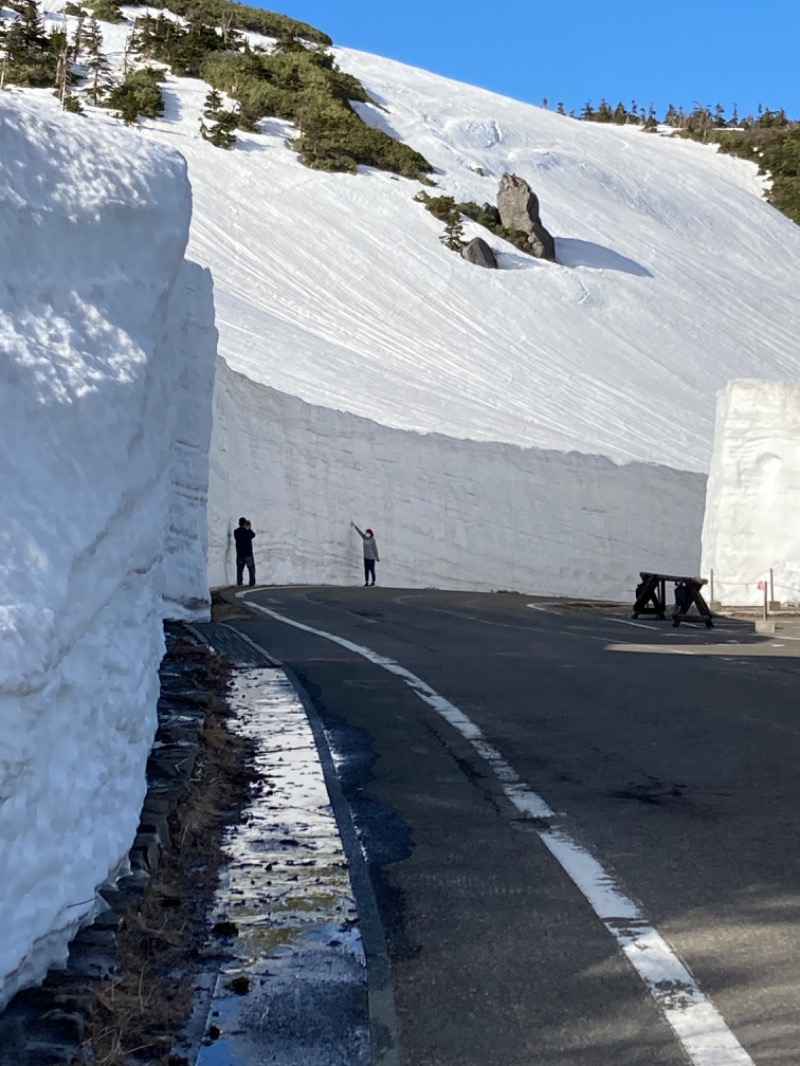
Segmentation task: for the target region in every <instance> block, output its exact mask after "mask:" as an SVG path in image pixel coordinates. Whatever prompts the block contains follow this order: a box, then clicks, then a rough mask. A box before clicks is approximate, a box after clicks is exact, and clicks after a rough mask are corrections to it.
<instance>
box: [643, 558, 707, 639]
mask: <svg viewBox="0 0 800 1066" xmlns="http://www.w3.org/2000/svg"><path fill="white" fill-rule="evenodd" d="M639 577H640V578H641V579H642V580H641V583H640V584H639V585H637V586H636V602H635V603H634V605H633V617H634V618H638V617H639V615H640V614H645V615H647V614H650V615H656V617H658V618H661V619H664V618H666V617H667V590H666V586H667V582H668V581H674V582H675V606H674V608H673V610H672V624H673V626H679V625H680V624H681V622H682V621H683V620H684V619H685V618H686V615H687V613H688V612H689V610H690V609H691V607H692V605H694V606H695V607H696V608H697V613H698V614H699V615H700V617H701V618H702V620H703V621H704V622H705V624H706V629H711V627H712V626H713V625H714V622H713V620H712V617H711V611H710V610H709V609H708V604H707V603H706V601H705V600H704V599H703V594H702V592H701V591H700V590H701V589H702V587H703V585H705V584H707V582H706V579H705V578H704V577H678V576H676V575H675V574H652V573H650V572H649V571H647V570H641V571H640V572H639Z"/></svg>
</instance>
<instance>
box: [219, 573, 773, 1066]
mask: <svg viewBox="0 0 800 1066" xmlns="http://www.w3.org/2000/svg"><path fill="white" fill-rule="evenodd" d="M246 595H247V593H246V592H237V594H236V596H237V599H239V598H242V597H244V596H246ZM248 606H249V607H251V608H253V609H254V610H256V611H260V612H261V613H262V614H265V615H268V616H269V617H270V618H273V619H275V621H277V622H283V623H284V624H285V625H289V626H293V627H294V628H295V629H301V630H303V631H304V632H306V633H311V634H313V635H314V636H317V637H322V638H323V639H324V640H329V641H332V642H333V643H334V644H338V645H339V646H340V647H342V648H346V649H347V650H348V651H352V652H354V653H355V654H356V655H360V656H361V657H362V658H364V659H366V660H367V661H368V662H371V663H372V664H373V665H375V666H380V667H382V668H383V669H384V670H387V671H388V672H389V673H392V674H394V675H395V676H396V677H399V678H401V679H402V680H403V681H405V683H406V684H407V685H408V687H409V688H410V689H411V690H412V691H413V692H415V693H416V694H417V696H419V698H420V699H421V700H422V701H423V702H424V703H427V704H428V705H429V706H430V707H432V708H433V709H434V710H435V711H436V712H437V713H438V714H440V715H441V716H442V717H443V718H444V719H445V721H447V722H449V723H450V725H452V726H453V727H454V728H455V729H457V730H458V732H459V733H460V734H461V736H462V737H463V738H464V739H465V740H466V741H467V742H468V743H469V744H470V745H471V746H472V748H473V750H474V751H475V752H476V753H477V754H478V755H480V757H481V758H482V759H484V760H485V761H486V762H487V763H488V764H489V766H490V767H491V769H492V771H493V773H494V774H495V776H496V777H497V779H498V780H499V782H500V784H501V785H502V788H503V792H504V793H505V795H506V797H507V798H508V799H509V801H510V802H511V803H512V804H513V805H514V807H516V809H517V810H518V811H519V812H520V813H521V814H523V815H526V816H528V817H530V818H532V819H536V820H537V821H545V822H547V823H548V824H546V825H544V826H542V825H539V826H536V832H537V833H538V836H539V838H540V839H541V841H542V843H543V844H544V845H545V847H546V848H547V849H548V850H549V852H550V853H551V855H552V856H553V857H554V858H555V859H556V860H557V862H558V863H559V865H560V866H561V867H562V869H563V870H564V872H565V873H566V874H567V876H568V877H569V878H570V879H571V881H572V882H573V884H575V886H576V887H577V888H578V889H579V890H580V892H581V893H582V894H583V896H584V897H585V899H586V900H587V902H588V903H589V905H590V907H591V908H592V910H593V911H594V912H595V914H596V915H597V917H598V918H599V919H600V921H601V922H602V923H603V925H604V926H605V927H606V929H607V930H608V931H609V933H610V934H611V936H612V937H613V938H614V940H615V941H616V942H617V944H618V946H619V948H620V950H621V951H622V952H623V954H624V955H625V957H626V958H627V959H628V961H629V962H630V963H631V965H632V966H633V968H634V969H635V970H636V972H637V974H638V975H639V977H640V978H641V979H642V981H643V982H644V985H645V988H646V989H647V991H648V992H649V993H650V995H651V996H652V998H653V1000H654V1001H655V1003H656V1005H657V1006H658V1007H659V1009H660V1010H661V1012H662V1013H663V1015H664V1017H665V1019H666V1021H667V1022H668V1023H669V1025H670V1027H671V1029H672V1031H673V1032H674V1033H675V1036H676V1037H677V1039H678V1041H679V1043H680V1044H681V1046H682V1047H683V1049H684V1051H685V1052H686V1054H687V1055H688V1056H689V1059H690V1060H691V1063H692V1066H755V1063H754V1062H753V1060H752V1059H751V1057H750V1056H749V1055H748V1053H747V1052H746V1051H745V1050H744V1048H743V1047H742V1046H741V1044H740V1043H739V1042H738V1040H737V1039H736V1037H735V1036H734V1035H733V1033H732V1032H731V1030H730V1029H729V1028H728V1026H727V1024H726V1022H725V1020H724V1018H723V1017H722V1015H721V1014H720V1013H719V1011H718V1010H717V1008H716V1007H715V1006H714V1004H713V1003H712V1002H711V1000H710V999H709V998H708V997H707V996H706V995H705V993H704V992H703V991H702V990H701V988H700V986H699V984H698V982H697V979H696V978H695V976H694V975H693V974H692V972H691V971H690V970H689V968H688V966H687V965H686V964H685V963H684V962H682V960H681V959H680V958H679V957H678V955H677V953H676V952H675V951H673V949H672V948H671V947H670V946H669V944H667V942H666V940H664V938H663V937H662V936H661V934H660V933H659V932H658V931H657V929H656V928H655V926H654V925H653V924H652V923H651V922H650V921H649V920H648V919H647V917H646V916H645V914H644V912H643V911H642V909H641V907H640V906H639V905H638V904H637V903H635V902H634V900H633V898H632V897H631V896H630V895H629V894H628V893H627V892H626V891H625V890H624V888H623V887H622V886H621V885H620V883H619V882H618V880H617V879H616V878H615V877H613V876H612V875H611V874H610V873H609V872H608V871H607V870H606V869H605V868H604V867H603V865H602V864H601V863H600V862H599V861H598V860H597V859H596V858H595V857H594V855H592V854H591V852H590V851H589V850H588V848H586V847H585V846H584V845H582V844H580V843H578V841H577V840H576V839H575V838H574V837H573V836H572V834H571V833H570V832H569V831H568V830H567V829H566V828H564V827H563V825H556V824H554V823H555V820H556V817H557V816H556V813H555V811H553V810H552V809H551V808H550V806H549V805H548V804H547V803H546V802H545V801H544V800H543V799H542V797H541V796H539V795H538V793H536V792H534V791H533V790H532V789H531V788H529V787H528V786H527V785H526V784H525V782H524V781H522V780H521V779H520V777H519V775H518V774H517V772H516V770H514V768H513V767H512V766H511V765H510V764H509V763H508V762H506V760H505V759H504V758H503V756H502V755H501V754H500V752H499V751H497V749H496V748H494V747H493V746H492V745H491V744H489V742H488V741H487V740H486V739H485V738H484V736H483V734H482V733H481V730H480V729H479V727H478V726H477V725H476V724H475V723H474V722H473V721H472V720H471V719H470V718H468V717H467V715H465V714H464V712H463V711H460V710H459V709H458V707H456V706H455V704H453V703H451V702H450V701H449V700H447V699H446V698H445V697H444V696H440V695H439V694H438V693H437V692H436V691H435V690H434V689H432V688H431V687H430V685H428V684H427V683H426V682H425V681H423V680H422V678H420V677H417V675H416V674H414V673H412V672H411V671H410V670H407V669H406V668H405V667H404V666H401V665H400V664H399V663H398V662H395V660H394V659H389V658H387V657H386V656H384V655H379V654H378V652H375V651H373V650H372V649H371V648H367V647H364V646H363V645H360V644H355V643H354V642H353V641H350V640H347V639H346V638H345V637H340V636H337V635H336V634H335V633H328V632H327V631H326V630H324V629H316V628H315V627H313V626H309V625H306V624H305V623H303V622H298V621H295V619H293V618H288V617H287V616H286V615H282V614H279V613H278V612H277V611H273V610H271V609H270V608H268V607H262V606H261V605H260V604H258V603H251V602H248Z"/></svg>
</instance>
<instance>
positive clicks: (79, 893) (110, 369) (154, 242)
mask: <svg viewBox="0 0 800 1066" xmlns="http://www.w3.org/2000/svg"><path fill="white" fill-rule="evenodd" d="M41 110H42V109H41V108H40V107H38V106H36V105H35V104H33V103H27V102H25V101H23V100H20V99H19V98H18V97H13V96H10V95H8V94H0V248H2V250H3V254H2V256H0V422H1V423H2V434H0V544H1V545H2V550H0V721H2V723H3V725H2V736H1V737H0V855H2V878H0V930H2V936H0V1003H2V1002H3V1001H4V1000H5V998H6V997H7V996H8V995H10V994H11V993H13V991H14V990H15V989H16V988H17V987H19V986H21V985H23V984H27V983H29V982H31V981H32V980H35V979H36V978H38V977H41V976H42V975H43V973H44V971H45V969H46V967H47V965H48V964H49V963H51V962H53V961H56V960H59V959H61V958H63V957H65V954H66V944H67V941H68V939H69V936H70V934H71V933H72V932H74V931H75V929H76V927H77V925H78V923H79V922H80V921H81V919H82V918H84V916H85V915H86V913H87V911H89V910H90V909H91V908H92V902H91V901H92V899H93V897H94V894H95V889H96V887H97V886H98V885H99V884H100V883H101V882H102V881H103V880H104V879H105V878H106V877H107V876H108V875H109V873H110V872H111V871H113V870H114V868H115V867H116V866H117V865H118V864H119V863H120V861H121V860H122V859H123V858H124V856H125V855H126V854H127V851H128V849H129V847H130V845H131V842H132V839H133V836H134V833H135V831H136V826H137V824H138V817H139V812H140V809H141V801H142V797H143V795H144V789H145V763H146V760H147V756H148V753H149V750H150V745H151V743H152V738H153V733H154V729H155V708H156V700H157V697H158V674H157V670H158V664H159V661H160V658H161V655H162V648H163V634H162V617H163V608H162V593H163V592H164V591H165V590H166V591H167V592H168V594H169V596H170V597H171V599H172V601H173V603H172V606H171V607H170V613H174V612H175V611H177V612H178V613H186V612H191V611H192V610H193V609H194V608H195V607H196V605H197V602H198V600H203V601H204V600H205V599H206V596H207V590H206V589H205V588H204V587H203V571H202V563H203V552H202V550H199V551H198V550H196V549H195V547H194V544H193V543H190V544H188V545H184V547H185V548H186V549H187V554H188V560H189V561H188V563H187V562H186V561H185V560H184V561H182V562H181V565H180V566H179V565H177V564H176V563H175V562H174V556H175V554H176V552H175V551H174V549H175V548H176V547H177V545H176V544H175V540H176V537H178V535H179V534H178V532H177V531H178V530H180V528H181V527H182V526H184V527H185V526H187V525H189V526H193V527H194V528H193V532H192V540H193V541H197V542H198V544H200V545H201V546H202V537H198V534H197V532H196V529H197V521H196V517H195V518H194V520H193V519H192V517H191V513H192V510H193V509H194V511H195V515H196V514H197V513H198V512H199V513H201V514H202V512H203V511H204V504H205V499H204V487H205V483H206V482H207V448H208V437H209V434H210V415H211V411H210V406H211V388H212V375H213V369H214V356H215V349H214V341H215V334H214V331H213V304H212V297H211V282H210V278H209V275H208V273H207V271H205V270H202V269H201V268H200V267H198V266H195V265H193V264H189V263H186V262H185V261H184V259H183V256H184V248H185V245H186V240H187V235H188V228H189V219H190V208H191V204H190V190H189V184H188V182H187V180H186V173H185V165H184V162H183V160H182V159H181V158H180V156H178V155H177V154H176V153H174V152H166V151H164V150H163V149H162V148H161V147H159V146H157V145H155V144H153V143H151V142H148V141H147V140H146V139H144V138H141V137H139V138H137V137H135V136H133V135H131V134H130V133H129V132H128V131H127V130H124V129H123V128H121V127H119V128H114V129H111V128H108V127H106V128H104V129H102V130H98V128H97V127H96V126H93V125H92V124H91V123H87V122H84V121H81V119H79V118H73V117H71V116H68V115H59V116H58V118H57V121H50V120H48V119H47V118H43V117H42V115H41ZM198 302H199V303H201V304H202V307H203V312H202V315H203V317H201V318H200V322H201V324H203V329H202V338H198V336H197V330H196V328H195V325H194V323H193V322H192V321H191V319H192V316H195V317H194V322H195V323H196V322H197V320H198V319H197V316H196V312H195V308H196V304H197V303H198ZM209 320H210V327H209ZM187 363H191V370H190V371H188V372H187V371H186V364H187ZM188 376H191V378H192V383H191V385H189V384H188V382H187V380H186V379H187V377H188ZM176 398H177V402H176ZM179 453H180V454H179ZM176 456H178V457H179V461H176ZM189 456H194V458H189ZM187 501H188V502H187ZM198 501H199V502H198ZM187 514H188V517H187ZM170 549H173V550H172V551H170ZM168 556H169V557H168ZM192 562H193V563H194V566H193V569H192Z"/></svg>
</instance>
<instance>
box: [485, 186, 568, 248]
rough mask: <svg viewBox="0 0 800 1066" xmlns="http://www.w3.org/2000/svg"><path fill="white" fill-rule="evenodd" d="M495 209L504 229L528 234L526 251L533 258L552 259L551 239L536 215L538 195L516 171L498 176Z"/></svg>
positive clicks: (554, 246) (552, 241)
mask: <svg viewBox="0 0 800 1066" xmlns="http://www.w3.org/2000/svg"><path fill="white" fill-rule="evenodd" d="M497 210H498V212H499V214H500V221H501V222H502V224H503V226H504V227H505V228H506V229H515V230H521V231H522V232H523V233H527V234H528V247H527V248H526V251H528V252H529V253H530V254H531V255H532V256H534V257H535V258H537V259H550V260H552V261H553V262H555V258H556V245H555V241H554V240H553V237H552V236H551V234H550V233H548V231H547V230H546V229H545V228H544V226H543V225H542V220H541V218H540V217H539V198H538V197H537V195H536V193H535V192H534V191H533V189H532V188H531V187H530V185H529V184H528V183H527V181H525V179H524V178H519V177H517V175H516V174H504V175H503V176H502V178H501V179H500V188H499V190H498V193H497Z"/></svg>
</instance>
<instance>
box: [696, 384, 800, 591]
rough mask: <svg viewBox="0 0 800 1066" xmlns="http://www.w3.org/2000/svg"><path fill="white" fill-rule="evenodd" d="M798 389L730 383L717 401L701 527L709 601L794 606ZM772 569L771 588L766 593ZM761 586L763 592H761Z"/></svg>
mask: <svg viewBox="0 0 800 1066" xmlns="http://www.w3.org/2000/svg"><path fill="white" fill-rule="evenodd" d="M798 519H800V384H798V383H797V382H795V381H791V382H790V381H732V382H730V384H729V385H727V386H726V388H724V389H722V390H721V391H720V393H719V396H718V399H717V425H716V434H715V438H714V455H713V459H712V462H711V473H710V475H709V479H708V498H707V504H706V514H705V521H704V524H703V562H702V567H703V573H704V574H705V575H709V574H710V573H711V571H712V570H713V573H714V598H715V599H716V600H718V601H720V602H721V603H723V604H727V605H730V606H751V607H760V606H761V605H762V604H763V602H764V587H763V586H766V591H767V595H768V596H769V598H773V597H772V592H773V591H774V599H775V600H776V601H777V602H779V603H800V521H798ZM770 570H772V572H773V573H772V579H773V584H774V588H773V589H770ZM759 584H761V586H762V587H761V588H760V587H759Z"/></svg>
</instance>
